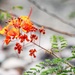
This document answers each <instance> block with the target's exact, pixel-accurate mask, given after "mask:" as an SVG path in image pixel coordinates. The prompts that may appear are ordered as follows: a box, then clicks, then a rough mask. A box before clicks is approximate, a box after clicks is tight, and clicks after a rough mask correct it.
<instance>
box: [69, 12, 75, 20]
mask: <svg viewBox="0 0 75 75" xmlns="http://www.w3.org/2000/svg"><path fill="white" fill-rule="evenodd" d="M73 18H75V11H72V12H71V13H70V14H69V19H73Z"/></svg>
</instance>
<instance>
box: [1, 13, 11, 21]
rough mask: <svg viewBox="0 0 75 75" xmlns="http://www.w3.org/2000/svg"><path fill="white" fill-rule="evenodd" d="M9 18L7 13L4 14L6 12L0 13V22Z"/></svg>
mask: <svg viewBox="0 0 75 75" xmlns="http://www.w3.org/2000/svg"><path fill="white" fill-rule="evenodd" d="M9 18H11V15H10V14H9V13H6V12H0V20H1V21H3V20H7V19H9Z"/></svg>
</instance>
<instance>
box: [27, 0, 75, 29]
mask: <svg viewBox="0 0 75 75" xmlns="http://www.w3.org/2000/svg"><path fill="white" fill-rule="evenodd" d="M28 1H29V2H31V3H32V4H34V5H35V6H36V7H37V8H38V9H40V10H41V11H43V12H45V13H46V14H48V15H50V16H52V17H54V18H56V19H58V20H60V21H61V22H63V23H64V24H67V25H69V26H71V27H72V28H75V25H74V24H72V23H69V22H67V21H65V20H63V19H62V18H60V17H59V16H57V15H56V14H54V13H51V12H49V11H48V10H46V9H45V8H42V7H41V6H39V5H38V4H37V3H36V2H35V1H32V0H28Z"/></svg>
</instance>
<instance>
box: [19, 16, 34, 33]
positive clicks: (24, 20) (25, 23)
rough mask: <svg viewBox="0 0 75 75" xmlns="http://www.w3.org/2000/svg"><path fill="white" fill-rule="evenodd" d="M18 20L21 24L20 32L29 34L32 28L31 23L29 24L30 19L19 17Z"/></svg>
mask: <svg viewBox="0 0 75 75" xmlns="http://www.w3.org/2000/svg"><path fill="white" fill-rule="evenodd" d="M20 18H21V19H22V22H21V28H22V30H23V31H24V32H30V31H31V29H32V27H33V23H32V22H31V20H30V18H29V17H28V16H20Z"/></svg>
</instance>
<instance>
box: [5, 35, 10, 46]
mask: <svg viewBox="0 0 75 75" xmlns="http://www.w3.org/2000/svg"><path fill="white" fill-rule="evenodd" d="M10 41H11V37H10V36H6V39H5V40H4V42H5V43H6V45H8V44H9V42H10Z"/></svg>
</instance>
